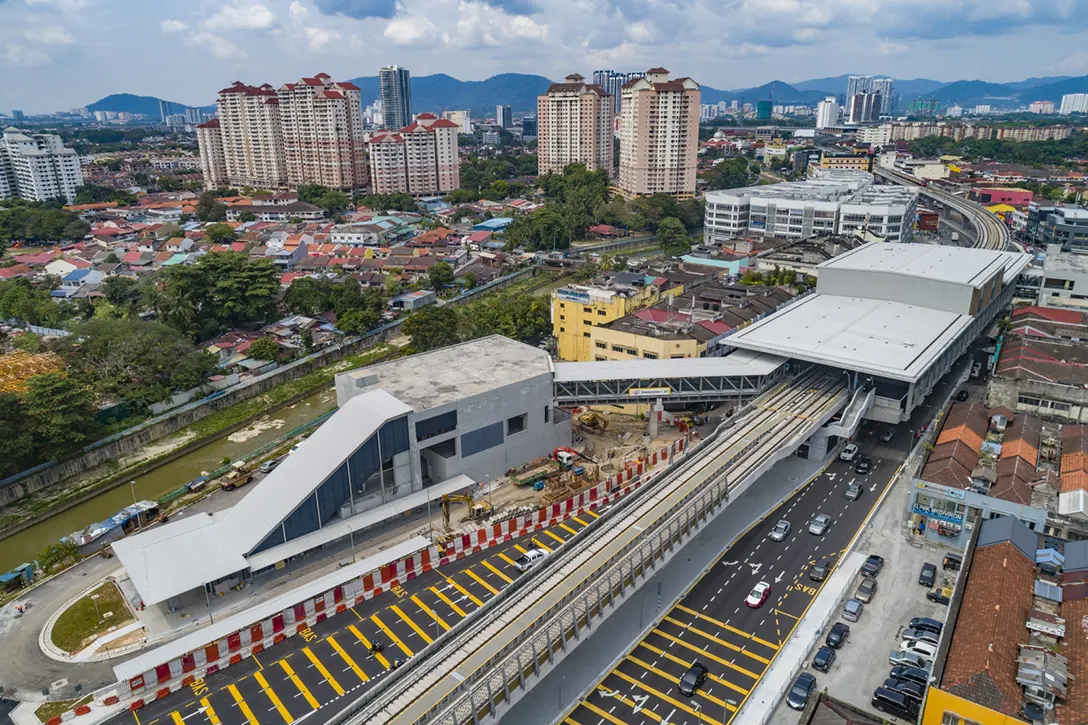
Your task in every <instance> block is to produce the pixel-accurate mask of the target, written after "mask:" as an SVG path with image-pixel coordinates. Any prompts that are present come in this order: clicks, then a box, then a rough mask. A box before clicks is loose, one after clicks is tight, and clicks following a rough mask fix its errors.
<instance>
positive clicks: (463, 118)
mask: <svg viewBox="0 0 1088 725" xmlns="http://www.w3.org/2000/svg"><path fill="white" fill-rule="evenodd" d="M442 118H444V119H446V120H448V121H453V122H454V123H456V124H457V126H458V127H459V128H460V129H461V130H460V132H459V133H472V111H470V110H467V109H466V110H464V111H442Z"/></svg>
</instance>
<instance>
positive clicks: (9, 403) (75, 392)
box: [0, 373, 99, 476]
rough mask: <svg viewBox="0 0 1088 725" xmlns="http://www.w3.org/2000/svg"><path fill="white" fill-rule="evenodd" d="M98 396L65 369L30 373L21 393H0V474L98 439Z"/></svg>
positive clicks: (47, 459) (7, 474) (43, 460)
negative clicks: (0, 441) (0, 443)
mask: <svg viewBox="0 0 1088 725" xmlns="http://www.w3.org/2000/svg"><path fill="white" fill-rule="evenodd" d="M93 403H94V396H93V394H92V392H91V391H90V389H89V388H87V387H86V386H85V385H84V384H83V383H81V382H80V381H78V380H76V379H74V378H72V377H69V376H68V375H65V374H64V373H45V374H43V375H35V376H34V377H32V378H30V380H29V382H28V385H27V389H26V391H25V392H23V393H22V394H21V395H14V394H0V430H3V431H4V435H5V444H4V445H3V446H0V476H10V475H12V474H13V473H18V472H19V471H21V470H23V469H25V468H28V467H30V466H34V465H37V464H39V463H43V462H45V461H50V460H54V459H57V458H61V457H63V456H66V455H68V454H70V453H73V452H74V451H76V450H78V449H79V448H80V447H82V446H85V445H87V444H88V443H89V442H90V441H92V440H94V438H95V436H96V435H98V433H99V427H98V425H97V424H96V423H95V421H94V413H95V411H94V405H93Z"/></svg>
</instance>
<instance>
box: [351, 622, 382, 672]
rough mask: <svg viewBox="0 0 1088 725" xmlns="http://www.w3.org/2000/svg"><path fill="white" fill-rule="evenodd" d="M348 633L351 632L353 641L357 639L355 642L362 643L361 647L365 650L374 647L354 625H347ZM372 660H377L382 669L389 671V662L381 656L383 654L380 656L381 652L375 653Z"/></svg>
mask: <svg viewBox="0 0 1088 725" xmlns="http://www.w3.org/2000/svg"><path fill="white" fill-rule="evenodd" d="M348 631H349V632H351V633H352V634H354V635H355V639H357V640H359V641H360V642H362V643H363V646H364V647H366V648H367V650H369V649H370V648H371V647H373V646H374V645H373V644H371V643H370V640H369V639H367V638H366V637H364V636H363V633H362V632H360V631H359V630H358V629H357V628H356V627H355V625H354V624H349V625H348ZM374 659H376V660H378V662H380V663H381V665H382V667H384V668H385V669H387V670H388V669H389V660H387V659H386V658H385V655H383V654H382V653H381V652H375V653H374Z"/></svg>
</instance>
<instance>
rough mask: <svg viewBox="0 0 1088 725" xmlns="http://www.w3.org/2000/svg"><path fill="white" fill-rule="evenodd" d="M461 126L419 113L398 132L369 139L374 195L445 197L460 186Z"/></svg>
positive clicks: (386, 132) (428, 114)
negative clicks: (395, 194) (458, 143)
mask: <svg viewBox="0 0 1088 725" xmlns="http://www.w3.org/2000/svg"><path fill="white" fill-rule="evenodd" d="M459 130H460V127H459V126H458V125H457V124H456V123H454V122H453V121H451V120H449V119H445V118H444V119H441V120H439V118H438V117H437V116H435V115H434V114H433V113H421V114H419V116H417V117H416V120H415V121H413V122H412V123H411V124H410V125H408V126H405V127H404V128H402V129H400V130H399V131H396V132H392V131H382V132H379V133H378V134H377V135H376V136H374V138H372V139H371V140H370V144H369V152H370V183H371V190H372V191H373V192H374V193H375V194H393V193H397V192H403V193H407V194H412V195H413V196H430V195H433V194H446V193H449V192H451V191H453V190H454V189H457V188H460V186H461V171H460V161H459V159H458V149H457V133H458V131H459Z"/></svg>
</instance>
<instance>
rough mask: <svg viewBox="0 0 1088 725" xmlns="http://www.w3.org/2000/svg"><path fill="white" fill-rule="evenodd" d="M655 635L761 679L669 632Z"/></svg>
mask: <svg viewBox="0 0 1088 725" xmlns="http://www.w3.org/2000/svg"><path fill="white" fill-rule="evenodd" d="M653 633H654V634H656V635H657V636H659V637H664V638H665V639H667V640H669V641H671V642H675V643H676V644H678V645H680V646H681V647H687V648H688V649H690V650H691V651H692V652H696V653H698V654H699V655H700V656H702V657H707V658H709V659H712V660H714V661H715V662H717V663H718V664H719V665H724V666H726V667H728V668H729V669H731V670H735V671H736V672H739V673H741V674H742V675H748V676H749V677H751V678H752V679H753V680H758V679H759V675H757V674H756V673H755V672H752V671H751V670H746V669H744V668H743V667H740V666H738V665H735V664H733V663H732V662H730V661H729V660H723V659H722V658H721V657H718V656H717V655H712V654H710V653H709V652H707V651H706V650H703V649H700V648H698V647H696V646H695V645H693V644H690V643H688V642H685V641H684V640H682V639H680V638H679V637H673V636H672V635H671V634H669V633H668V632H662V631H661V630H660V629H655V630H654V631H653Z"/></svg>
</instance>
